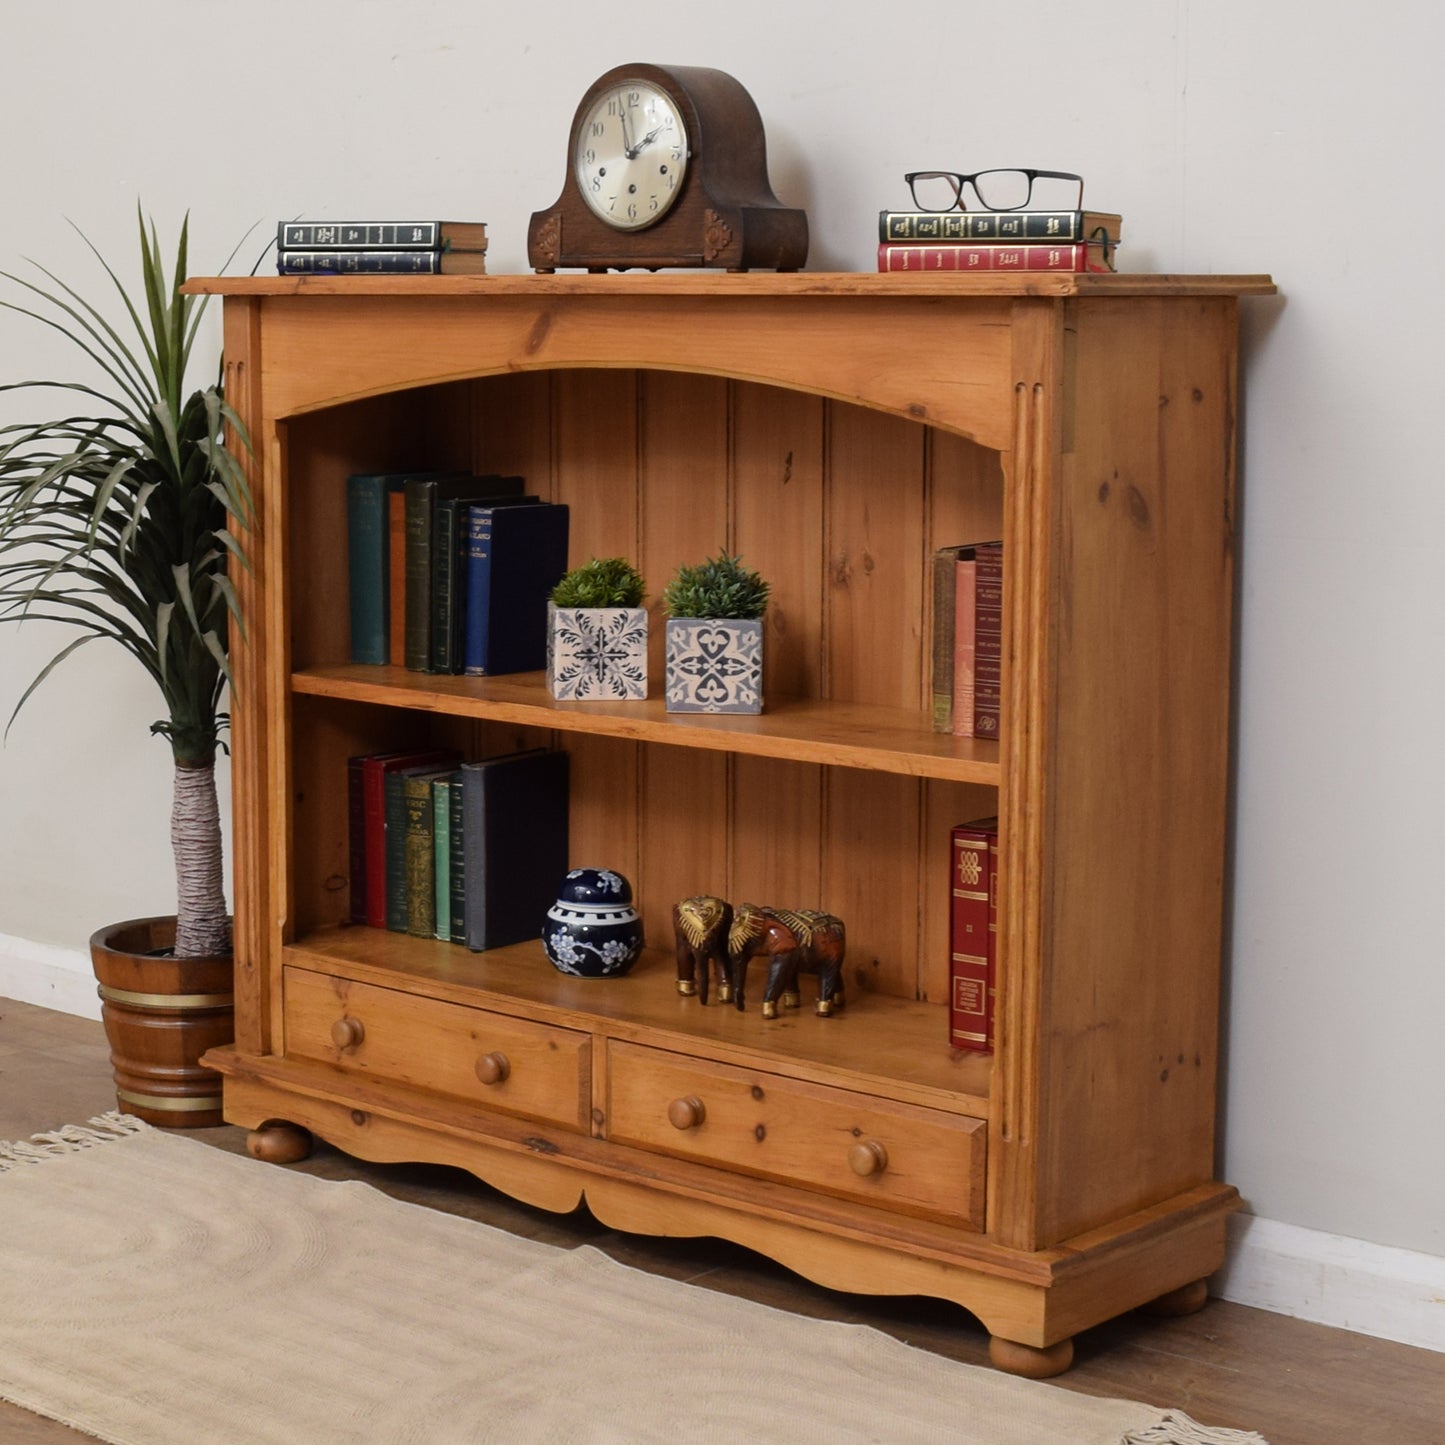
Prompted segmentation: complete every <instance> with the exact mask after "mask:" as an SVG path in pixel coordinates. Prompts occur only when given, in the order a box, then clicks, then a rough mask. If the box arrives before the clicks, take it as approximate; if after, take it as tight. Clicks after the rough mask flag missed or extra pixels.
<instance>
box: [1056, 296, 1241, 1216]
mask: <svg viewBox="0 0 1445 1445" xmlns="http://www.w3.org/2000/svg"><path fill="white" fill-rule="evenodd" d="M1234 326H1235V314H1234V302H1233V301H1232V300H1197V299H1186V300H1179V301H1161V300H1152V299H1150V300H1136V301H1121V302H1114V303H1111V304H1110V305H1108V306H1103V305H1099V304H1090V303H1088V302H1080V303H1075V306H1074V327H1075V331H1076V335H1077V345H1076V348H1075V361H1076V366H1075V373H1074V385H1073V398H1072V403H1073V416H1072V421H1073V426H1072V440H1071V446H1070V449H1069V450H1068V452H1067V453H1066V454H1065V456H1064V465H1063V468H1062V481H1061V486H1060V514H1059V530H1060V546H1059V549H1058V569H1057V580H1056V585H1057V605H1056V614H1057V617H1058V626H1059V638H1058V648H1057V662H1056V679H1055V689H1054V693H1055V695H1054V714H1053V716H1054V723H1053V733H1052V743H1051V757H1050V765H1049V767H1050V779H1049V789H1050V794H1051V797H1052V808H1051V813H1050V827H1051V839H1050V850H1049V856H1050V860H1051V861H1050V877H1049V880H1048V887H1047V895H1046V896H1047V909H1048V927H1047V936H1048V939H1049V946H1050V948H1051V956H1050V958H1049V966H1048V970H1047V985H1046V986H1047V989H1048V999H1047V1007H1046V1010H1045V1015H1044V1016H1045V1019H1046V1021H1047V1027H1046V1033H1045V1037H1044V1043H1043V1047H1044V1049H1045V1051H1046V1053H1047V1055H1048V1058H1049V1060H1050V1066H1049V1069H1048V1071H1047V1073H1046V1074H1045V1075H1044V1078H1043V1088H1044V1097H1043V1105H1042V1107H1043V1114H1044V1117H1045V1119H1046V1120H1047V1125H1046V1140H1045V1142H1044V1146H1043V1152H1042V1157H1041V1161H1040V1170H1041V1185H1040V1200H1041V1212H1040V1228H1041V1234H1042V1239H1043V1241H1045V1242H1047V1241H1051V1240H1057V1239H1060V1238H1064V1237H1067V1236H1069V1235H1071V1234H1074V1233H1076V1232H1078V1231H1080V1230H1084V1229H1088V1228H1090V1227H1092V1226H1094V1225H1096V1224H1098V1223H1099V1222H1101V1221H1103V1220H1106V1219H1109V1218H1112V1217H1115V1216H1117V1215H1119V1214H1121V1213H1125V1212H1127V1211H1129V1210H1133V1209H1138V1208H1142V1207H1144V1206H1146V1205H1149V1204H1152V1203H1156V1202H1159V1201H1161V1200H1163V1199H1166V1198H1168V1197H1170V1196H1172V1195H1174V1194H1177V1193H1179V1192H1181V1191H1183V1190H1185V1189H1188V1188H1191V1187H1193V1186H1195V1185H1198V1184H1201V1183H1203V1182H1206V1181H1208V1180H1209V1179H1210V1177H1211V1175H1212V1168H1213V1163H1212V1161H1213V1147H1214V1109H1215V1087H1216V1081H1215V1074H1216V1050H1217V1030H1218V980H1219V961H1220V944H1221V915H1222V900H1223V867H1224V843H1225V809H1226V788H1227V776H1228V709H1229V688H1230V648H1231V631H1230V629H1231V621H1230V600H1231V585H1232V582H1231V570H1232V557H1233V535H1232V525H1233V522H1232V515H1233V495H1232V494H1233V460H1232V453H1233V444H1234V438H1233V414H1234V366H1235V362H1234V347H1235V334H1234Z"/></svg>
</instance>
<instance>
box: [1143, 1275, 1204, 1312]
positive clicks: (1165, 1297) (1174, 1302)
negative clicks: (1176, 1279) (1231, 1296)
mask: <svg viewBox="0 0 1445 1445" xmlns="http://www.w3.org/2000/svg"><path fill="white" fill-rule="evenodd" d="M1208 1302H1209V1281H1208V1280H1207V1279H1196V1280H1192V1281H1191V1282H1190V1283H1189V1284H1182V1285H1180V1286H1179V1288H1178V1289H1171V1290H1170V1291H1169V1293H1168V1294H1161V1295H1160V1296H1159V1298H1158V1299H1156V1300H1150V1301H1149V1303H1148V1304H1146V1305H1145V1306H1144V1313H1145V1314H1150V1315H1165V1316H1173V1315H1192V1314H1195V1313H1196V1312H1197V1311H1199V1310H1202V1309H1203V1308H1204V1306H1205V1305H1206V1304H1207V1303H1208Z"/></svg>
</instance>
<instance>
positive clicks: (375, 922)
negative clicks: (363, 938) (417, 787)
mask: <svg viewBox="0 0 1445 1445" xmlns="http://www.w3.org/2000/svg"><path fill="white" fill-rule="evenodd" d="M362 767H363V773H362V786H363V794H362V802H363V807H364V809H365V836H366V922H367V924H368V925H369V926H370V927H372V928H385V927H386V775H385V773H383V772H382V770H381V769H380V767H379V766H377V767H373V766H371V765H369V764H363V765H362Z"/></svg>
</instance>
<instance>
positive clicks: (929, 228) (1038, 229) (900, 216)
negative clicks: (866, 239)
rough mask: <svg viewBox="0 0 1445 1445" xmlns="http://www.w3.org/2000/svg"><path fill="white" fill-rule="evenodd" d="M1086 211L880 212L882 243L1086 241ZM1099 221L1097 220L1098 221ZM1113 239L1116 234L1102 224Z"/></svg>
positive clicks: (880, 238) (879, 229) (1115, 238)
mask: <svg viewBox="0 0 1445 1445" xmlns="http://www.w3.org/2000/svg"><path fill="white" fill-rule="evenodd" d="M1087 215H1088V213H1087V212H1084V211H879V213H878V239H879V240H880V241H905V242H916V241H942V242H945V243H953V242H958V241H1015V242H1017V241H1052V242H1055V243H1057V244H1061V245H1062V244H1064V243H1067V242H1070V241H1085V240H1089V239H1090V237H1089V236H1087V235H1086V234H1085V226H1086V224H1087V222H1086V216H1087ZM1096 219H1097V218H1096ZM1100 226H1101V228H1102V229H1104V230H1105V232H1106V234H1108V235H1109V236H1110V238H1111V239H1113V240H1117V239H1118V236H1117V234H1116V233H1115V231H1110V230H1109V229H1108V226H1107V223H1104V222H1102V221H1101V222H1100Z"/></svg>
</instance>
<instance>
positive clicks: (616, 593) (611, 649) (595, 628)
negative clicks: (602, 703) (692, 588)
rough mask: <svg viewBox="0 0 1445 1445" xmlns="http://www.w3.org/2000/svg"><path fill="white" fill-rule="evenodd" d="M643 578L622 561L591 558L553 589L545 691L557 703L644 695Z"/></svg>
mask: <svg viewBox="0 0 1445 1445" xmlns="http://www.w3.org/2000/svg"><path fill="white" fill-rule="evenodd" d="M645 595H646V594H645V592H644V583H643V580H642V574H641V573H640V572H639V571H638V570H637V569H636V568H635V567H634V566H633V565H632V563H630V562H629V561H627V559H626V558H625V557H593V558H592V559H591V561H589V562H584V563H583V564H582V566H580V567H574V568H572V570H571V571H570V572H568V573H567V574H566V575H565V576H564V577H563V578H562V580H561V581H560V582H558V584H557V585H556V586H555V587H554V588H553V589H552V596H551V600H550V603H549V605H548V609H547V690H548V691H549V692H550V693H551V694H552V696H553V697H555V698H557V699H558V700H559V701H562V702H572V701H576V700H583V699H590V698H607V699H610V700H612V701H622V702H626V701H641V700H642V699H644V698H646V696H647V611H646V609H645V608H644V607H643V606H642V600H643V597H644V596H645Z"/></svg>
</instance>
